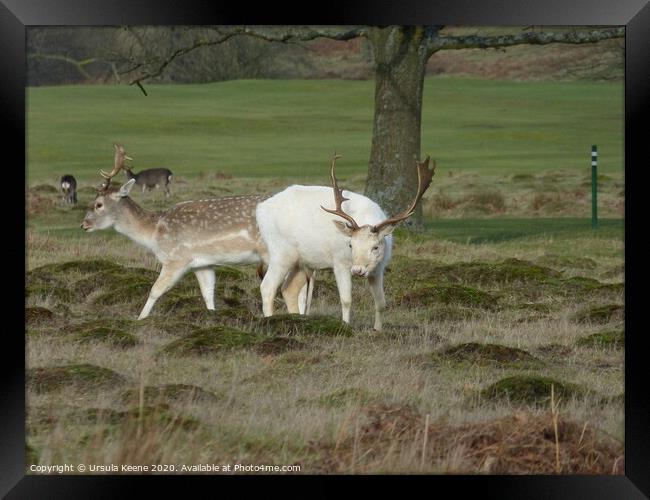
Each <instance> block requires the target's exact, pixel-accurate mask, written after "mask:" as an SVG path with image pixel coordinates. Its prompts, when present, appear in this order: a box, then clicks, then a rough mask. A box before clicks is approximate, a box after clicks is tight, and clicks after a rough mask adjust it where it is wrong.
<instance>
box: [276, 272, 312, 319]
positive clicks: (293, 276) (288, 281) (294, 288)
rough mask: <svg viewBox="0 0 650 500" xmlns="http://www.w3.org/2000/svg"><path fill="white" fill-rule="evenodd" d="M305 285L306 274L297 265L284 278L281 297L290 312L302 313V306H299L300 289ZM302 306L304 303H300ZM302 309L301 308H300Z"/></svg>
mask: <svg viewBox="0 0 650 500" xmlns="http://www.w3.org/2000/svg"><path fill="white" fill-rule="evenodd" d="M306 286H307V275H306V274H305V272H304V271H302V270H301V269H300V268H299V267H298V266H296V267H294V268H293V269H292V270H291V271H289V274H288V275H287V277H286V278H285V280H284V283H283V284H282V288H281V289H280V290H281V292H282V298H284V302H285V304H286V305H287V310H288V311H289V313H290V314H298V313H300V314H304V307H302V308H301V307H300V306H301V294H302V289H303V288H306ZM302 305H303V306H304V304H302ZM301 309H303V310H301Z"/></svg>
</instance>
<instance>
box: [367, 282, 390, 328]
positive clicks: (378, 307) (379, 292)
mask: <svg viewBox="0 0 650 500" xmlns="http://www.w3.org/2000/svg"><path fill="white" fill-rule="evenodd" d="M380 271H381V272H378V273H375V274H370V275H369V276H368V284H370V293H371V294H372V298H373V299H374V300H375V326H374V329H375V330H377V331H378V332H380V331H381V326H382V325H381V313H382V311H383V310H384V309H386V297H385V296H384V273H383V270H380Z"/></svg>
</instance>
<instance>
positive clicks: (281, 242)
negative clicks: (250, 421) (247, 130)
mask: <svg viewBox="0 0 650 500" xmlns="http://www.w3.org/2000/svg"><path fill="white" fill-rule="evenodd" d="M338 158H339V156H337V155H335V156H334V158H333V160H332V166H331V170H330V173H331V177H332V188H327V187H323V186H298V185H294V186H290V187H288V188H286V189H285V190H284V191H282V192H280V193H278V194H276V195H274V196H272V197H270V198H269V199H267V200H265V201H263V202H261V203H260V204H259V205H258V206H257V224H258V226H259V230H260V234H261V235H262V239H263V240H264V242H265V244H266V246H267V248H268V253H269V264H268V269H267V272H266V275H265V276H264V279H263V280H262V284H261V285H260V291H261V293H262V304H263V310H264V315H265V316H271V315H273V300H274V298H275V294H276V291H277V289H278V286H279V285H280V284H281V283H282V280H283V278H284V277H285V276H286V275H287V273H294V274H296V273H299V271H301V272H302V276H298V277H297V278H296V279H294V280H293V282H291V283H290V284H289V287H291V286H292V285H295V286H297V285H298V284H299V282H300V280H305V279H306V278H305V276H307V277H309V276H311V271H312V270H316V269H325V268H331V269H332V270H333V271H334V277H335V279H336V284H337V287H338V291H339V297H340V301H341V310H342V318H343V321H345V322H346V323H349V322H350V306H351V303H352V276H351V275H356V276H361V277H364V278H367V279H368V283H369V284H370V292H371V293H372V297H373V299H374V302H375V322H374V329H375V330H378V331H380V330H381V327H382V318H381V312H382V310H383V309H384V308H385V307H386V300H385V296H384V286H383V281H384V269H385V268H386V265H387V264H388V262H389V261H390V258H391V254H392V234H391V233H392V232H393V230H394V229H395V227H397V225H398V224H399V223H400V222H401V221H403V220H405V219H407V218H408V217H410V216H411V215H413V213H414V211H415V207H416V205H417V203H418V202H419V201H420V199H421V198H422V195H423V194H424V192H425V191H426V190H427V188H428V187H429V184H430V183H431V178H432V177H433V174H434V171H435V161H434V162H433V168H432V169H431V170H429V157H427V158H426V160H424V161H423V162H417V169H418V192H417V194H416V196H415V199H414V200H413V203H411V205H410V206H409V208H408V209H406V210H405V211H404V212H402V213H401V214H399V215H396V216H395V217H391V218H388V217H387V216H386V214H385V213H384V212H383V211H382V209H381V208H380V207H379V205H377V204H376V203H375V202H374V201H372V200H371V199H369V198H367V197H365V196H362V195H360V194H357V193H353V192H350V191H343V190H341V189H340V188H339V187H338V182H337V180H336V176H335V173H334V165H335V163H336V160H337V159H338ZM332 189H333V190H334V201H335V204H336V208H335V209H333V210H331V209H327V208H324V207H323V205H328V204H330V203H331V200H332ZM329 214H334V215H336V216H338V217H340V218H341V219H344V220H345V221H347V222H342V221H340V220H333V219H332V217H331V215H329ZM289 276H291V274H290V275H289ZM309 285H310V288H311V287H312V286H313V276H312V280H311V282H310V283H309ZM285 286H286V283H285ZM301 296H304V289H302V293H301ZM310 299H311V289H310V290H309V292H308V293H307V306H306V307H307V310H308V309H309V304H310Z"/></svg>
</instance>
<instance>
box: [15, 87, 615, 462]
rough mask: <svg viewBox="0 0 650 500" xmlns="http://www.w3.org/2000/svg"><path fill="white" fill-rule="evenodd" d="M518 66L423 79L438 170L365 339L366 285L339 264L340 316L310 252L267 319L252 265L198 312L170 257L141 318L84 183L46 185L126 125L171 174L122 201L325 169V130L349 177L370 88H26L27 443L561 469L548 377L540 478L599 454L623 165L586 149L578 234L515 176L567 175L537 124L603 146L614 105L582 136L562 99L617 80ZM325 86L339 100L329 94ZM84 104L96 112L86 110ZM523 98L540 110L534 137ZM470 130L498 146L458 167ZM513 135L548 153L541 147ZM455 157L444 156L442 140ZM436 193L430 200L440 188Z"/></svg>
mask: <svg viewBox="0 0 650 500" xmlns="http://www.w3.org/2000/svg"><path fill="white" fill-rule="evenodd" d="M535 85H537V86H535ZM535 85H533V86H528V87H526V86H525V85H520V84H505V83H499V82H493V83H492V84H490V85H486V86H485V87H482V85H481V84H480V82H477V81H472V80H446V81H444V82H438V81H434V80H429V81H427V89H426V92H427V93H426V94H425V104H426V103H428V104H426V105H427V106H431V107H430V108H426V109H425V118H426V119H425V120H424V123H425V130H424V131H423V137H424V138H425V139H424V141H423V144H426V142H427V141H426V138H427V137H429V138H430V139H429V140H430V141H431V142H434V141H433V138H435V142H434V143H436V144H445V146H444V148H443V149H442V150H441V155H442V156H441V158H443V160H439V168H441V167H443V165H444V166H445V168H447V167H449V170H448V171H443V170H440V172H439V173H438V174H437V175H436V177H435V178H434V184H433V185H432V188H431V189H432V191H431V192H430V193H427V196H426V197H425V206H424V208H425V216H426V217H425V224H424V229H423V230H422V231H421V232H415V233H407V232H405V231H403V230H401V229H398V230H397V231H396V232H395V248H394V257H393V260H392V262H391V264H390V266H389V268H388V270H387V272H386V276H385V289H386V297H387V302H388V309H387V311H386V312H385V318H384V331H383V332H382V333H376V332H373V331H372V329H371V326H372V322H373V304H372V300H371V298H370V294H369V291H368V289H367V285H366V284H365V283H363V282H362V281H361V280H355V281H354V287H353V310H352V322H351V325H349V326H347V325H345V324H343V323H342V322H341V321H340V320H339V318H340V305H339V299H338V295H337V292H336V286H335V283H334V279H333V276H332V273H331V272H330V271H318V274H317V281H316V289H315V291H314V303H313V311H312V313H313V315H312V316H310V317H308V318H304V317H294V316H291V315H287V314H283V313H284V312H286V310H285V309H283V307H284V306H283V305H282V302H281V300H278V303H277V312H278V313H279V315H278V316H277V317H275V318H271V319H262V318H261V300H260V297H259V280H258V278H257V275H256V270H255V268H254V267H253V266H249V267H241V268H236V269H235V268H225V269H221V270H220V271H219V275H218V283H217V290H216V295H215V296H216V305H217V311H216V312H212V311H207V310H206V309H205V307H204V306H203V304H202V300H201V298H200V293H199V288H198V284H197V283H196V280H195V278H194V277H193V276H191V275H188V276H186V277H185V278H184V279H183V280H181V281H180V282H179V283H178V284H177V285H176V286H175V287H174V288H173V289H172V290H170V291H169V292H168V293H167V294H166V295H165V296H164V297H163V298H162V299H160V300H159V302H158V303H157V304H156V306H155V307H154V310H153V313H152V316H151V317H150V318H148V319H147V320H144V321H137V320H136V317H137V314H138V312H139V310H140V309H141V307H142V306H143V304H144V302H145V300H146V295H147V291H148V288H149V287H150V286H151V285H152V284H153V281H154V280H155V277H156V276H157V274H158V271H159V269H160V266H159V264H158V263H157V262H156V260H155V258H154V257H153V256H152V255H151V254H149V253H148V252H146V251H145V250H144V249H142V248H140V247H137V246H136V245H135V244H134V243H132V242H130V241H128V240H127V239H126V238H125V237H123V236H121V235H118V234H116V233H115V232H114V231H112V230H110V231H103V232H95V233H91V234H86V233H83V232H82V230H81V229H80V228H79V224H80V222H81V219H82V218H83V214H84V205H85V204H87V203H88V202H90V201H91V199H92V190H91V189H86V190H85V191H82V192H81V193H80V204H79V206H78V207H75V208H70V207H65V206H62V205H61V202H60V200H59V195H58V194H57V191H56V189H51V187H52V186H54V185H55V181H56V178H57V176H58V175H59V173H61V172H60V169H61V168H63V167H64V166H65V168H66V171H67V169H68V167H70V168H74V169H76V170H74V171H73V173H75V174H76V173H77V172H79V177H80V178H81V179H82V183H83V182H85V183H88V184H91V183H93V184H94V183H95V182H96V181H97V180H98V176H97V175H96V170H97V169H98V168H101V167H106V166H107V165H110V162H111V154H112V153H111V148H112V142H120V141H121V142H124V144H125V145H126V146H127V150H128V151H129V153H130V154H132V155H133V157H134V158H136V160H137V162H136V165H138V164H139V163H138V162H139V161H142V162H143V166H144V161H145V158H146V160H147V163H148V165H147V166H153V164H154V163H157V162H161V164H163V162H164V164H165V165H167V166H172V168H173V169H178V178H179V179H177V180H176V183H175V185H174V186H173V187H172V193H173V195H172V197H171V199H170V200H165V199H164V198H163V197H162V196H160V193H152V194H148V195H144V196H142V195H141V194H140V193H136V194H134V195H133V197H134V198H135V199H136V201H137V202H138V203H141V204H142V205H143V206H146V207H148V208H159V209H160V208H164V207H166V206H169V205H170V204H172V203H176V202H179V201H183V200H187V199H195V198H197V197H208V196H222V195H225V194H231V193H241V192H249V193H253V192H256V193H257V192H266V193H271V192H274V191H277V190H279V189H282V188H283V187H284V186H285V185H286V182H287V181H288V179H293V180H299V179H303V180H305V181H308V180H309V181H310V182H316V181H317V180H319V183H325V182H327V177H326V168H327V164H326V163H327V157H328V155H329V154H330V153H331V150H332V149H334V147H336V149H337V151H338V150H341V151H343V152H344V153H345V154H346V160H349V162H348V165H347V167H346V168H347V170H346V168H343V164H342V169H341V176H342V177H345V178H347V179H348V180H349V183H346V185H350V186H351V187H355V189H362V184H363V176H364V172H365V168H366V167H365V163H366V161H367V153H368V149H367V148H368V145H369V136H368V132H367V131H368V130H370V127H371V126H370V125H369V123H368V120H367V113H368V110H369V109H370V106H371V102H370V95H371V94H372V92H371V91H372V89H371V88H370V87H369V84H368V82H344V83H342V82H334V81H311V82H231V83H227V84H215V85H206V86H182V87H181V86H176V87H165V86H152V87H151V88H150V89H149V90H150V95H149V97H146V98H145V97H143V96H141V95H139V94H138V93H137V92H136V91H135V90H134V89H130V88H121V87H92V88H89V87H61V88H57V89H48V88H43V89H30V91H29V99H28V107H29V117H28V119H29V121H28V133H29V137H30V142H29V143H28V144H29V151H28V159H29V163H28V184H29V186H28V187H29V188H31V189H30V190H29V192H28V198H29V199H30V204H28V226H27V228H26V229H27V252H28V255H27V276H26V279H27V287H26V293H27V296H26V303H25V305H26V333H27V347H28V349H27V368H28V380H30V381H31V382H30V384H29V386H28V393H27V396H28V398H27V399H28V401H27V405H28V421H27V424H28V445H29V451H30V457H32V458H31V459H32V460H33V461H35V462H41V463H57V461H58V462H64V461H66V462H68V461H72V462H74V463H83V462H86V463H129V464H139V463H143V464H151V463H179V462H181V461H182V462H184V463H202V462H209V463H236V462H239V463H275V464H280V465H282V464H300V465H302V467H303V469H302V472H305V473H314V472H317V473H341V472H342V473H353V472H369V473H383V472H388V473H395V472H410V473H413V472H418V473H420V472H424V473H441V472H453V473H467V472H470V473H475V472H497V473H555V472H558V470H557V464H556V461H555V456H556V455H555V452H556V449H555V446H556V444H555V443H556V441H555V436H554V434H553V431H552V430H550V431H549V429H552V420H551V417H550V414H549V412H548V409H549V402H548V399H549V397H550V386H551V385H552V386H553V387H554V390H555V391H556V392H555V394H556V396H558V397H560V398H561V399H562V401H561V403H562V404H561V406H560V407H559V408H560V410H559V411H560V416H561V423H562V425H561V426H560V430H561V432H560V435H559V436H558V439H559V442H560V457H561V463H560V472H564V473H599V474H600V473H611V472H612V471H617V470H618V469H617V468H616V463H618V461H619V459H620V457H621V455H622V453H623V449H622V440H623V423H624V415H623V400H622V397H621V395H622V394H623V391H624V383H623V381H624V380H623V354H624V352H623V349H622V347H623V346H624V327H623V322H624V304H623V291H624V261H623V249H624V246H623V222H622V220H621V218H620V215H621V212H620V210H619V208H618V206H617V205H616V203H617V201H616V200H622V197H621V196H620V195H619V194H620V193H619V192H620V190H621V189H622V188H621V186H617V185H616V183H619V182H622V172H620V171H619V170H617V169H620V161H619V160H620V158H619V160H616V161H614V160H612V159H611V157H610V158H608V159H607V160H605V158H606V155H605V153H604V156H603V168H604V169H605V171H608V175H610V176H611V180H607V179H603V190H604V191H603V196H602V198H601V199H602V200H604V202H607V203H609V202H611V206H609V208H608V209H607V210H606V211H605V212H604V213H605V215H606V217H605V218H604V219H602V220H601V221H600V227H599V228H598V230H592V229H591V228H590V222H589V219H588V212H587V213H585V212H584V206H583V204H582V203H583V202H582V201H580V200H581V198H579V197H577V198H576V197H574V198H572V200H574V201H571V202H570V203H568V204H563V205H562V206H561V207H560V208H559V209H558V207H557V206H556V205H553V204H552V203H555V201H557V200H555V199H552V200H550V201H549V203H551V204H550V205H548V207H546V208H544V206H542V205H540V206H537V208H535V207H534V206H531V203H530V200H532V199H533V198H534V194H535V193H545V192H553V193H567V192H569V191H571V190H574V189H579V188H580V183H581V182H583V177H584V176H583V174H582V173H580V172H579V169H581V168H583V166H584V165H582V166H581V162H583V161H584V160H585V159H586V158H587V155H586V153H584V154H583V152H581V153H580V154H576V155H575V157H574V156H572V154H569V149H567V148H568V146H567V143H568V142H569V141H568V140H566V141H565V140H564V139H562V140H560V139H558V138H557V135H558V131H557V130H554V127H553V124H554V125H555V127H563V126H564V124H566V127H565V129H564V130H566V133H567V134H569V135H571V134H574V133H575V138H576V141H579V140H584V139H585V138H586V137H587V136H589V139H588V140H587V141H586V142H587V143H588V144H591V142H597V141H600V140H601V139H600V138H602V137H605V136H606V137H607V140H604V139H603V142H598V143H599V144H607V141H612V142H610V143H609V144H610V146H611V145H612V144H615V143H616V141H617V140H618V139H617V137H618V135H617V134H619V132H620V130H619V129H616V130H615V132H612V131H613V130H614V128H615V127H614V125H613V123H615V122H616V120H615V119H614V118H612V117H611V116H610V118H611V120H609V119H603V120H601V121H600V127H601V128H600V129H599V131H598V133H593V134H592V132H593V130H590V127H591V125H589V126H588V127H586V130H578V128H579V127H578V126H577V124H575V126H574V124H573V122H572V118H571V116H569V115H570V114H571V113H569V112H562V113H560V112H559V109H558V107H562V106H569V110H575V109H577V108H576V106H582V107H581V108H580V112H579V113H577V114H578V115H579V116H580V117H582V118H583V119H584V118H585V117H586V116H591V115H590V113H601V112H602V113H612V115H613V113H614V110H613V108H614V103H615V102H616V99H613V100H610V101H607V99H605V98H606V97H608V96H609V97H611V96H612V95H614V94H615V93H616V92H617V90H616V89H617V86H616V85H614V84H609V86H608V85H605V84H593V85H592V84H575V85H576V86H575V87H571V86H570V84H563V85H565V86H564V87H563V86H561V85H560V86H557V85H553V84H535ZM544 85H548V86H547V87H544ZM564 93H566V96H567V97H566V98H565V97H564ZM469 94H472V96H471V97H469V98H468V99H469V102H470V103H471V104H472V106H467V107H466V108H465V107H463V109H466V113H467V114H466V115H465V116H461V115H459V116H457V117H454V119H453V120H450V123H449V125H448V126H449V127H450V130H453V129H455V130H456V132H457V133H458V134H457V136H455V137H454V138H453V139H452V138H451V137H450V135H448V134H449V132H448V131H444V130H442V128H444V127H443V125H444V121H442V120H441V118H443V117H445V113H447V114H448V115H451V114H453V113H452V111H453V106H454V105H455V106H459V102H460V98H461V95H469ZM434 95H435V100H434V98H433V97H432V96H434ZM325 96H327V97H325ZM152 97H153V99H151V100H147V99H150V98H152ZM180 97H182V99H181V101H183V102H185V100H186V101H187V102H185V104H182V103H179V102H178V101H179V98H180ZM570 98H572V99H574V100H575V102H574V103H570V104H569V103H568V102H567V101H568V100H569V99H570ZM490 99H492V100H490ZM598 99H600V100H602V103H599V104H603V106H600V107H597V106H596V105H595V102H596V101H597V100H598ZM332 100H338V101H339V102H342V103H345V104H346V105H345V106H337V107H333V108H331V107H330V106H331V105H332ZM434 103H435V104H434ZM454 103H455V104H454ZM91 105H94V106H95V107H96V110H97V113H96V114H91V115H90V116H89V115H88V113H87V112H86V113H85V114H83V113H82V111H83V110H84V109H86V110H87V108H88V107H89V106H91ZM290 105H291V106H294V107H295V109H296V110H297V111H295V112H294V111H291V109H292V108H290ZM481 106H483V107H482V108H481V109H479V110H476V109H475V108H476V107H481ZM497 106H503V108H500V107H497ZM526 106H528V108H526ZM64 108H65V109H66V110H67V111H66V112H65V113H64V112H63V110H64ZM526 109H528V111H526ZM530 110H535V111H538V112H539V122H540V123H541V124H542V126H541V128H540V129H539V130H538V131H537V132H535V130H534V129H533V128H532V127H533V121H534V119H536V118H537V117H535V116H529V111H530ZM554 113H558V115H557V116H558V117H559V118H558V120H559V121H560V122H561V123H559V124H558V123H555V122H554V121H553V114H554ZM456 114H458V113H456ZM603 116H604V115H603ZM296 117H297V122H294V119H296ZM447 117H448V118H449V116H447ZM489 117H492V121H493V122H495V123H494V124H492V125H490V124H488V123H487V120H488V118H489ZM560 118H561V120H560ZM228 120H230V122H229V121H228ZM228 123H232V127H229V126H228ZM296 123H298V125H296ZM472 123H474V124H475V126H474V128H472V127H470V126H468V124H469V125H471V124H472ZM174 124H176V125H177V129H178V131H177V132H175V131H174V130H173V128H174V127H173V126H174ZM463 124H464V126H463ZM500 124H503V126H502V127H498V126H497V125H500ZM426 127H432V128H426ZM594 127H595V125H594ZM115 130H120V137H113V134H115ZM463 130H465V132H463ZM517 130H520V132H516V131H517ZM48 131H49V135H48V134H46V132H48ZM515 132H516V133H515ZM526 134H528V135H526ZM599 134H601V135H599ZM591 137H596V140H593V141H592V139H591ZM341 138H343V139H341ZM439 138H440V139H439ZM442 138H445V141H446V140H450V141H451V142H449V143H447V142H445V141H443V140H442ZM490 138H492V142H491V145H492V146H493V147H494V154H493V155H485V161H482V162H477V161H468V162H467V163H466V164H463V165H462V166H461V163H462V162H464V161H466V160H468V158H470V157H471V156H472V155H479V156H480V155H481V154H483V153H485V150H481V148H480V147H477V144H478V143H477V142H476V141H485V140H487V139H490ZM337 140H341V141H342V142H337ZM531 140H533V142H537V141H538V140H539V143H540V144H544V143H545V141H550V142H551V143H555V142H557V141H559V142H561V143H562V147H558V149H557V150H556V149H554V148H550V149H548V148H547V151H546V153H545V154H546V156H544V155H541V156H540V151H539V150H537V149H535V148H536V147H538V146H539V144H535V145H534V147H533V145H531V142H530V141H531ZM328 141H331V142H332V143H334V144H329V142H328ZM346 141H347V142H346ZM365 141H367V142H365ZM465 141H467V144H465ZM131 144H132V145H133V146H132V147H131ZM341 145H342V146H343V147H341ZM425 147H427V146H426V145H425ZM617 147H620V144H619V146H617ZM345 148H348V150H349V151H347V152H346V151H345V150H344V149H345ZM527 148H528V149H529V150H528V149H527ZM461 150H462V152H461ZM101 151H104V152H103V153H101ZM136 151H138V154H137V155H136ZM452 151H453V152H455V153H460V154H458V155H457V156H455V157H454V159H452V156H453V155H452ZM585 151H588V146H587V149H585ZM499 152H502V153H503V154H502V155H501V156H499ZM607 154H609V153H607ZM445 155H446V158H445ZM140 158H141V159H142V160H140ZM517 158H518V160H517V161H520V163H517V166H516V167H514V166H513V164H512V161H514V160H513V159H517ZM540 158H543V159H544V166H543V167H541V170H540V166H539V161H540ZM474 160H476V158H474ZM502 160H503V161H502ZM617 161H619V163H616V162H617ZM149 162H151V163H150V164H149ZM445 162H448V163H445ZM610 162H612V163H610ZM584 163H585V164H586V162H584ZM172 164H173V165H172ZM551 164H552V166H550V167H549V165H551ZM174 165H176V166H174ZM244 167H246V169H245V168H244ZM479 167H480V169H479ZM563 169H566V170H563ZM202 172H203V173H202ZM448 172H452V173H451V174H449V173H448ZM558 172H559V173H560V174H561V173H562V172H568V173H567V175H559V174H558ZM48 186H49V188H48ZM87 187H88V186H86V188H87ZM436 189H439V191H436ZM443 192H444V193H446V194H445V195H446V196H447V199H446V200H442V201H440V200H439V201H438V202H436V198H435V197H436V196H439V195H440V193H443ZM481 193H483V194H481ZM499 193H500V194H501V196H500V195H499ZM560 198H561V199H563V195H562V196H560ZM575 200H577V201H575ZM608 200H609V201H608ZM543 201H544V200H538V202H539V203H542V202H543ZM479 207H482V208H479ZM494 207H496V209H495V208H494ZM558 210H560V211H558ZM425 430H426V433H425ZM425 435H426V436H427V437H426V438H425ZM610 436H613V437H610ZM506 442H507V443H508V445H504V443H506ZM482 443H483V444H482ZM531 447H532V448H534V449H535V450H539V453H536V454H534V458H535V459H534V460H533V459H532V458H531V455H530V454H526V455H525V456H522V455H521V450H526V449H531ZM497 449H498V450H499V452H498V453H497V452H494V453H493V452H492V451H490V450H497ZM595 456H597V457H599V458H598V460H589V458H590V457H591V458H593V457H595Z"/></svg>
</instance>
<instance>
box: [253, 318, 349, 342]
mask: <svg viewBox="0 0 650 500" xmlns="http://www.w3.org/2000/svg"><path fill="white" fill-rule="evenodd" d="M256 329H257V330H259V331H260V332H263V333H266V334H267V335H298V336H309V335H317V336H344V337H350V336H352V335H354V330H353V329H352V328H351V327H350V325H348V324H347V323H344V322H343V321H341V320H338V319H336V318H332V317H330V316H321V315H317V314H314V315H310V316H301V315H299V314H278V315H275V316H269V317H267V318H262V319H260V320H259V321H258V323H257V326H256Z"/></svg>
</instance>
